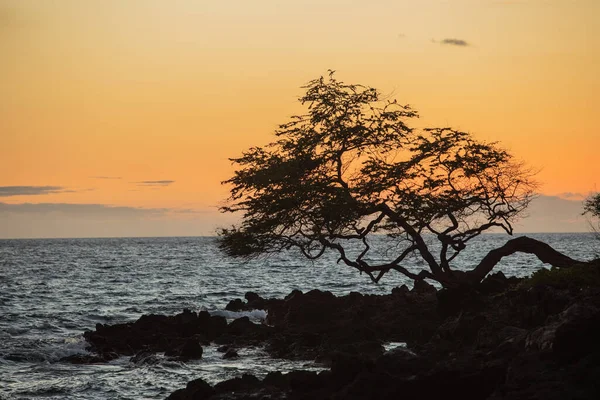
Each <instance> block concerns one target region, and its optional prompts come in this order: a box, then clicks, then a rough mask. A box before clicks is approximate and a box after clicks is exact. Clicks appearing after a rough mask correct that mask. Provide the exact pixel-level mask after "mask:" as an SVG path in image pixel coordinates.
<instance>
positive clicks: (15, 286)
mask: <svg viewBox="0 0 600 400" xmlns="http://www.w3.org/2000/svg"><path fill="white" fill-rule="evenodd" d="M528 236H531V237H534V238H536V239H539V240H542V241H544V242H546V243H549V244H550V245H552V246H553V247H554V248H555V249H557V250H559V251H562V252H564V253H565V254H567V255H569V256H571V257H572V258H575V259H580V260H589V259H592V258H594V257H597V256H598V255H599V254H600V241H599V240H598V239H597V238H596V237H595V236H594V235H593V234H586V233H563V234H531V235H528ZM508 239H509V237H507V236H506V235H501V234H486V235H481V236H480V237H479V238H477V239H476V240H475V241H473V242H472V243H470V245H469V246H468V247H467V249H466V250H465V251H464V252H463V253H461V255H460V256H459V258H457V259H456V261H455V262H454V266H455V267H457V268H469V267H471V266H473V265H474V264H476V263H477V261H478V260H480V259H481V258H482V257H483V256H484V255H485V254H486V253H487V252H488V251H489V250H491V249H493V248H496V247H499V246H501V245H502V244H503V243H504V242H505V241H506V240H508ZM378 240H379V241H380V243H379V245H380V246H379V247H378V249H379V250H378V253H377V254H375V255H374V256H373V259H374V260H376V259H378V258H382V259H383V258H384V257H385V256H386V255H388V256H389V254H390V251H393V247H392V248H390V246H389V245H390V243H389V241H387V240H386V239H384V238H379V239H378ZM336 261H337V257H336V255H335V254H333V253H331V254H325V255H324V257H322V258H321V259H319V260H317V261H315V262H310V261H308V260H306V259H304V258H303V257H302V256H301V255H299V254H297V253H294V252H291V251H290V252H283V253H280V254H277V255H272V256H270V257H267V258H260V259H256V260H252V261H248V262H241V261H238V260H233V259H229V258H226V257H225V256H224V255H222V254H221V253H220V252H219V250H218V249H217V247H216V243H215V239H214V238H211V237H185V238H114V239H112V238H107V239H104V238H103V239H31V240H0V399H37V398H44V399H164V398H165V397H167V396H168V395H169V394H170V393H172V392H173V391H174V390H176V389H178V388H182V387H184V386H185V384H186V383H187V382H188V381H190V380H192V379H195V378H203V379H204V380H206V381H208V382H210V383H216V382H218V381H222V380H225V379H229V378H232V377H235V376H240V375H241V374H243V373H245V372H247V373H252V374H255V375H257V376H259V377H260V376H261V375H265V374H266V373H268V372H269V371H274V370H280V371H287V370H292V369H298V368H305V369H315V370H318V369H320V368H322V367H321V366H320V365H318V364H315V363H312V362H291V361H287V360H273V359H270V358H269V357H267V355H266V353H264V352H263V351H262V350H261V349H260V348H250V349H241V350H240V352H239V353H240V358H239V359H235V360H223V359H221V354H220V353H218V352H217V351H216V347H217V346H213V345H211V346H207V347H205V349H204V356H203V358H202V359H201V360H194V361H189V362H181V361H173V360H170V359H168V358H165V357H164V356H162V355H158V356H157V357H156V358H155V359H154V362H153V363H141V364H134V363H132V362H130V360H129V357H121V358H119V359H116V360H113V361H111V362H109V363H105V364H92V365H73V364H69V363H65V362H61V361H59V360H60V359H61V358H62V357H65V356H68V355H72V354H77V353H85V352H86V350H85V348H86V343H85V341H84V340H83V337H82V334H83V332H84V331H85V330H92V329H94V327H95V325H96V323H103V324H115V323H121V322H129V321H134V320H136V319H138V318H139V317H140V316H141V315H142V314H150V313H160V314H168V315H172V314H175V313H178V312H181V311H182V310H183V309H184V308H189V309H191V310H193V311H199V310H208V311H209V312H211V313H213V314H217V315H223V316H226V317H227V318H237V317H240V316H243V315H248V316H249V317H251V318H252V319H254V320H256V321H259V320H261V319H263V318H264V317H265V312H264V311H261V310H256V311H252V312H247V313H233V312H227V311H225V306H226V304H227V303H228V302H229V300H232V299H234V298H243V297H244V294H245V293H246V292H247V291H253V292H256V293H258V294H260V295H261V296H262V297H265V298H268V297H278V298H282V297H284V296H285V295H287V294H288V293H289V292H291V291H292V290H293V289H299V290H302V291H308V290H311V289H321V290H329V291H331V292H333V293H334V294H336V295H343V294H347V293H350V292H352V291H356V292H361V293H372V294H386V293H389V292H390V291H391V290H392V288H394V287H395V286H399V285H402V284H407V285H408V286H411V282H410V281H408V280H407V279H406V278H404V276H402V275H400V274H398V273H390V274H388V275H387V276H385V277H384V278H383V279H382V281H381V282H380V283H379V284H373V283H371V282H370V281H369V279H368V277H367V276H365V275H360V274H359V273H358V272H356V271H354V270H352V269H350V268H348V267H346V266H344V265H342V264H336ZM406 265H407V266H408V267H409V268H413V269H417V270H418V269H421V268H425V265H424V263H423V262H422V261H421V260H420V259H418V258H411V259H409V260H408V261H407V264H406ZM543 266H544V265H543V264H542V263H541V262H540V261H538V260H537V259H536V258H535V257H534V256H531V255H523V254H517V255H513V256H510V257H507V258H505V259H503V260H502V262H501V264H499V265H498V266H497V267H496V269H495V270H494V272H495V271H503V272H504V273H505V274H506V275H507V276H510V275H514V276H527V275H530V274H531V273H532V272H533V271H535V270H537V269H539V268H541V267H543ZM546 267H548V266H547V265H546Z"/></svg>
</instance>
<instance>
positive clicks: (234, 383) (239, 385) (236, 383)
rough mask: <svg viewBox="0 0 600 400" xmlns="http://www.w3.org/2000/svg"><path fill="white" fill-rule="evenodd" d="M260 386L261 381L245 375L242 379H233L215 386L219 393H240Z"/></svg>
mask: <svg viewBox="0 0 600 400" xmlns="http://www.w3.org/2000/svg"><path fill="white" fill-rule="evenodd" d="M259 385H260V381H259V380H258V378H257V377H255V376H254V375H249V374H244V375H242V377H241V378H233V379H229V380H226V381H223V382H219V383H217V384H216V385H215V387H214V389H215V392H217V393H230V392H240V391H247V390H251V389H254V388H256V387H258V386H259Z"/></svg>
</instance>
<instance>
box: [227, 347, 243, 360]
mask: <svg viewBox="0 0 600 400" xmlns="http://www.w3.org/2000/svg"><path fill="white" fill-rule="evenodd" d="M239 356H240V355H239V354H238V352H237V351H235V349H228V350H227V351H226V352H225V354H223V359H224V360H228V359H230V358H238V357H239Z"/></svg>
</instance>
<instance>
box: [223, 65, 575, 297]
mask: <svg viewBox="0 0 600 400" xmlns="http://www.w3.org/2000/svg"><path fill="white" fill-rule="evenodd" d="M303 88H304V89H306V93H305V94H304V95H303V96H302V97H301V98H300V99H299V100H300V102H301V103H302V104H303V105H305V106H307V108H308V110H307V113H306V114H303V115H296V116H293V117H292V118H291V120H290V121H289V122H287V123H285V124H283V125H280V126H279V129H278V130H276V133H275V134H276V137H277V140H276V141H274V142H273V143H270V144H269V145H267V146H264V147H254V148H250V149H249V150H248V151H246V152H244V153H243V155H242V156H241V157H239V158H234V159H231V161H232V162H233V163H234V164H236V165H237V166H238V169H237V170H236V171H235V173H234V176H233V177H232V178H231V179H229V180H227V181H225V182H223V183H225V184H229V185H231V195H230V198H229V199H228V202H227V203H226V205H225V206H223V207H222V208H221V211H223V212H241V213H242V214H243V217H242V220H241V223H240V224H239V226H233V227H231V228H225V229H221V230H220V231H219V236H220V237H219V246H220V248H221V249H222V250H224V251H225V252H226V253H227V254H228V255H231V256H243V257H249V256H252V255H256V254H264V253H271V252H279V251H281V250H283V249H289V248H297V249H299V250H300V251H301V252H302V253H303V254H304V255H305V256H306V257H308V258H309V259H316V258H319V257H320V256H322V255H323V253H324V252H325V251H327V250H333V251H336V252H337V253H338V254H339V260H340V261H343V262H344V263H345V264H346V265H348V266H350V267H353V268H355V269H357V270H359V271H361V272H363V273H366V274H367V275H368V276H369V277H370V278H371V279H372V280H373V281H375V282H378V281H379V280H380V279H381V277H382V276H384V275H385V274H386V273H387V272H389V271H392V270H395V271H398V272H401V273H402V274H404V275H406V276H408V277H410V278H412V279H415V280H418V279H424V278H429V279H433V280H436V281H438V282H440V283H441V284H442V285H444V286H454V285H457V284H461V283H465V282H466V283H469V282H478V281H480V280H481V279H483V278H484V277H485V275H486V274H487V273H488V272H489V271H490V270H491V269H492V268H493V267H494V265H496V263H497V262H498V261H499V260H500V259H501V258H502V257H503V256H506V255H508V254H512V253H514V252H516V251H525V252H529V253H535V254H537V255H538V257H540V258H541V259H543V260H544V261H546V262H550V263H552V264H554V265H560V266H568V265H570V264H572V263H573V262H574V260H571V259H570V258H568V257H566V256H564V255H562V254H560V253H558V252H556V251H554V250H553V249H552V248H550V246H548V245H546V244H544V243H542V242H538V241H536V240H533V239H530V238H526V237H521V238H517V239H513V240H512V241H509V242H508V243H507V244H506V245H504V246H503V247H501V248H499V249H496V250H493V251H492V252H490V253H489V254H488V255H487V256H486V257H484V259H483V260H482V261H481V262H480V263H479V264H478V265H476V266H474V268H473V270H471V271H469V272H462V271H456V270H454V269H453V268H452V261H453V260H454V259H455V258H456V257H457V256H458V255H459V254H460V252H461V251H462V250H464V249H465V247H466V245H467V243H468V242H469V241H470V240H472V239H473V238H475V237H476V236H478V235H480V234H481V233H482V232H485V231H487V230H489V229H492V228H494V229H500V230H502V231H504V232H506V233H507V234H509V235H511V234H512V233H513V227H512V225H511V223H512V222H513V221H514V220H515V218H517V217H518V216H519V215H520V214H521V213H522V212H523V210H525V208H526V207H527V206H528V204H529V203H530V201H531V200H532V199H533V198H534V188H535V182H534V180H533V179H532V173H531V172H530V170H528V169H527V168H526V167H525V166H524V165H523V164H521V163H518V162H516V161H515V160H514V159H513V157H512V156H511V155H510V154H509V153H508V152H507V151H506V150H504V149H502V148H501V147H500V146H499V145H498V144H497V143H485V142H482V141H478V140H476V139H475V138H474V137H473V136H472V135H471V134H469V133H467V132H462V131H458V130H455V129H451V128H433V129H414V128H411V127H409V125H407V123H408V122H409V120H412V119H415V118H417V117H418V114H417V112H416V111H415V110H413V109H412V108H411V107H409V106H407V105H401V104H399V103H398V102H397V101H395V100H393V101H390V100H382V99H381V98H382V96H381V94H380V93H379V92H378V91H377V90H376V89H373V88H370V87H366V86H362V85H354V84H345V83H343V82H341V81H339V80H337V79H336V78H335V76H334V74H333V72H332V71H330V73H329V76H328V77H325V78H324V77H321V78H319V79H315V80H313V81H310V82H309V83H308V84H307V85H306V86H304V87H303ZM377 234H385V235H387V236H388V237H390V238H392V239H393V240H394V241H395V243H396V244H397V246H396V247H395V248H396V250H397V251H396V252H395V254H394V255H393V256H392V257H390V259H389V260H387V261H386V262H383V263H373V262H371V261H369V254H370V251H371V250H372V241H373V240H374V238H375V237H376V236H375V235H377ZM430 238H434V239H436V240H437V241H439V244H438V246H437V249H436V250H435V251H434V250H433V247H432V246H431V244H428V242H431V240H429V239H430ZM357 245H359V246H360V250H359V251H358V252H356V253H357V254H356V255H350V253H349V252H348V248H349V247H352V248H356V246H357ZM411 254H417V255H418V256H420V257H421V258H422V259H423V260H424V261H425V262H426V264H427V266H428V268H427V269H424V270H422V271H420V272H413V271H410V270H409V269H407V268H406V267H405V266H403V261H404V260H405V259H406V258H407V257H408V256H409V255H411Z"/></svg>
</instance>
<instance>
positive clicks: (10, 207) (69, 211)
mask: <svg viewBox="0 0 600 400" xmlns="http://www.w3.org/2000/svg"><path fill="white" fill-rule="evenodd" d="M170 211H172V210H171V209H169V208H142V207H126V206H111V205H107V204H73V203H19V204H8V203H0V213H16V214H61V215H70V216H78V215H85V216H95V217H121V218H122V217H135V216H161V215H165V214H167V213H169V212H170Z"/></svg>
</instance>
